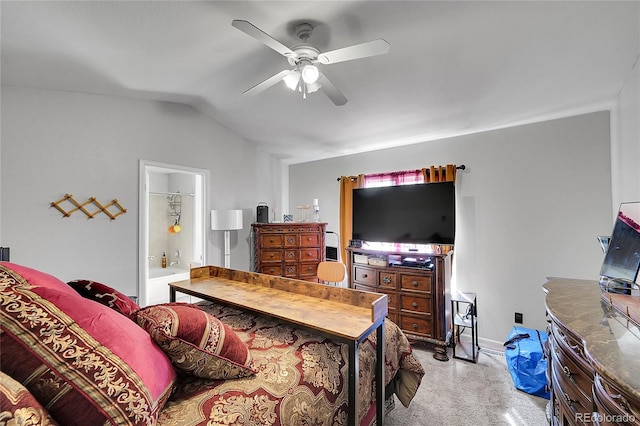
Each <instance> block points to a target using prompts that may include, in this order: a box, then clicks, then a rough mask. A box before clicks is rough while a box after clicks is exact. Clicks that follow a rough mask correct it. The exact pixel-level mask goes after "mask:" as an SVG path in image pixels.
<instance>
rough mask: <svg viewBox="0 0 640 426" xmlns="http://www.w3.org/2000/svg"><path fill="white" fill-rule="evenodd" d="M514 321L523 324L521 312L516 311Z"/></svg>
mask: <svg viewBox="0 0 640 426" xmlns="http://www.w3.org/2000/svg"><path fill="white" fill-rule="evenodd" d="M514 321H515V323H516V324H522V314H521V313H520V312H516V315H515V319H514Z"/></svg>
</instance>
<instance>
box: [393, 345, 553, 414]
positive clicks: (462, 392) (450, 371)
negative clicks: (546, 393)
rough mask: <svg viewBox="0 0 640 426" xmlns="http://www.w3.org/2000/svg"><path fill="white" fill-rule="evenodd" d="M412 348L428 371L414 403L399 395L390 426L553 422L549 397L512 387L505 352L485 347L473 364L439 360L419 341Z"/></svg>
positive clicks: (452, 359)
mask: <svg viewBox="0 0 640 426" xmlns="http://www.w3.org/2000/svg"><path fill="white" fill-rule="evenodd" d="M413 351H414V353H415V355H416V357H417V358H418V359H419V360H420V363H421V364H422V366H423V367H424V369H425V373H426V374H425V376H424V378H423V379H422V383H421V385H420V388H419V389H418V392H417V394H416V396H415V398H414V399H413V401H412V402H411V404H410V406H409V408H405V407H404V406H403V405H402V404H401V403H400V401H398V400H397V399H396V401H395V408H394V409H393V410H392V411H391V412H390V413H389V414H387V416H386V418H385V425H390V426H396V425H397V426H425V425H450V426H464V425H469V426H478V425H487V426H489V425H491V426H496V425H508V426H514V425H518V426H543V425H547V424H548V422H547V416H546V405H547V402H548V400H547V399H544V398H540V397H537V396H533V395H529V394H527V393H525V392H522V391H519V390H517V389H516V388H515V387H514V386H513V381H512V379H511V376H510V374H509V370H508V368H507V364H506V361H505V358H504V354H503V353H500V352H499V351H493V350H486V351H484V350H481V351H480V355H479V358H478V363H477V364H473V363H471V362H467V361H462V360H459V359H454V358H451V359H450V360H449V361H447V362H443V361H438V360H436V359H434V358H433V352H432V351H430V350H428V349H425V348H424V347H422V346H418V345H416V346H413ZM449 354H450V353H449Z"/></svg>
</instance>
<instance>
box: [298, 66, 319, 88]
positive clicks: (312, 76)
mask: <svg viewBox="0 0 640 426" xmlns="http://www.w3.org/2000/svg"><path fill="white" fill-rule="evenodd" d="M318 77H320V71H318V67H316V66H315V65H313V64H306V65H304V66H303V67H302V80H304V82H305V83H306V84H313V83H315V82H316V81H318Z"/></svg>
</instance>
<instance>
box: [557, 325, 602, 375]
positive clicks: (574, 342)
mask: <svg viewBox="0 0 640 426" xmlns="http://www.w3.org/2000/svg"><path fill="white" fill-rule="evenodd" d="M551 333H552V334H553V338H554V339H555V341H556V343H557V346H558V348H559V349H562V350H563V351H564V352H571V353H573V354H575V357H573V360H574V362H575V363H576V364H578V365H579V366H580V368H582V369H583V370H584V371H588V372H589V373H590V374H591V375H593V368H592V367H591V364H590V363H589V361H588V360H587V357H586V356H585V354H584V347H583V345H582V340H580V339H578V338H577V337H574V336H573V335H572V334H570V333H569V332H568V331H566V330H565V329H563V328H560V327H558V324H556V323H555V322H551Z"/></svg>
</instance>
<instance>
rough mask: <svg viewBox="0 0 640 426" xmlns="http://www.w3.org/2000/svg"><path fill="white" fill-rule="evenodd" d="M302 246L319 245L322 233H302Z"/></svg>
mask: <svg viewBox="0 0 640 426" xmlns="http://www.w3.org/2000/svg"><path fill="white" fill-rule="evenodd" d="M299 245H300V247H319V246H320V235H318V234H300V244H299Z"/></svg>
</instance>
